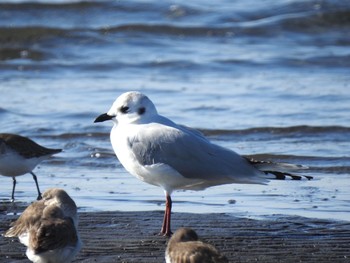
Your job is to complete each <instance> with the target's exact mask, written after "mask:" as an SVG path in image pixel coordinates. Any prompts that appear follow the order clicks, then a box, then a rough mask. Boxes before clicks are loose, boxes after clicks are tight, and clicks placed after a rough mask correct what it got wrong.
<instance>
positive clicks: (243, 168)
mask: <svg viewBox="0 0 350 263" xmlns="http://www.w3.org/2000/svg"><path fill="white" fill-rule="evenodd" d="M107 120H112V121H113V123H114V125H113V128H112V130H111V134H110V140H111V143H112V146H113V149H114V152H115V154H116V155H117V157H118V159H119V161H120V162H121V164H122V165H123V166H124V168H125V169H126V170H127V171H128V172H129V173H131V174H132V175H134V176H136V177H137V178H138V179H140V180H142V181H144V182H146V183H149V184H152V185H156V186H159V187H161V188H162V189H163V190H164V192H165V197H166V203H165V213H164V219H163V225H162V228H161V231H160V234H162V235H165V236H170V235H171V229H170V221H171V220H170V217H171V206H172V200H171V193H172V192H173V191H174V190H177V189H183V190H203V189H205V188H207V187H210V186H215V185H222V184H267V183H268V181H269V180H268V177H267V174H273V175H275V176H276V177H277V178H279V179H284V178H285V177H286V176H290V177H292V179H301V176H298V175H293V174H291V173H289V172H290V171H291V170H297V169H300V168H303V167H301V166H298V165H292V164H282V163H272V162H264V161H257V160H253V159H249V158H246V157H243V156H240V155H239V154H237V153H236V152H234V151H232V150H230V149H226V148H224V147H221V146H219V145H216V144H213V143H211V142H210V141H209V140H208V139H207V138H205V137H204V135H203V134H202V133H201V132H199V131H197V130H195V129H192V128H189V127H185V126H182V125H178V124H176V123H174V122H173V121H171V120H170V119H168V118H166V117H164V116H162V115H159V114H158V112H157V109H156V107H155V106H154V104H153V102H152V101H151V100H150V99H149V98H148V97H147V96H146V95H144V94H142V93H140V92H136V91H131V92H126V93H124V94H122V95H120V96H119V97H118V98H117V99H116V100H115V102H114V103H113V105H112V107H111V108H110V110H109V111H108V112H107V113H104V114H101V115H100V116H98V117H97V118H96V119H95V122H103V121H107ZM279 169H280V170H279ZM308 179H309V178H308Z"/></svg>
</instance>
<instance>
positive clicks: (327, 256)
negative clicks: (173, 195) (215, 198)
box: [0, 211, 350, 263]
mask: <svg viewBox="0 0 350 263" xmlns="http://www.w3.org/2000/svg"><path fill="white" fill-rule="evenodd" d="M17 217H18V216H16V215H6V214H5V213H2V214H1V215H0V218H1V223H0V231H1V233H2V234H3V233H4V231H6V230H7V229H8V227H9V225H10V222H12V221H13V220H15V219H16V218H17ZM162 219H163V211H145V212H120V211H113V212H80V213H79V233H80V236H81V239H82V241H83V248H82V250H81V251H80V253H79V254H78V255H77V257H76V259H75V261H74V262H84V263H88V262H165V260H164V252H165V248H166V243H167V241H168V239H167V238H165V237H163V236H158V235H157V234H158V232H159V230H160V227H161V222H162ZM182 226H187V227H191V228H193V229H194V230H195V231H196V232H197V233H198V235H199V238H200V239H201V240H204V241H206V242H208V243H211V244H212V245H214V246H215V247H216V248H218V250H219V251H220V252H221V253H222V254H224V255H225V256H226V257H227V258H228V259H229V260H230V262H256V261H257V262H293V263H294V262H318V263H319V262H349V260H350V222H347V221H346V222H344V221H330V220H323V219H310V218H304V217H298V216H294V217H293V216H281V215H278V216H276V218H274V219H268V220H257V219H248V218H239V217H235V216H233V215H231V214H216V213H215V214H192V213H173V214H172V230H173V231H175V230H176V229H177V228H179V227H182ZM0 262H18V263H19V262H29V261H28V259H27V258H26V256H25V247H24V245H22V244H20V243H19V241H18V239H13V238H4V237H3V236H1V238H0Z"/></svg>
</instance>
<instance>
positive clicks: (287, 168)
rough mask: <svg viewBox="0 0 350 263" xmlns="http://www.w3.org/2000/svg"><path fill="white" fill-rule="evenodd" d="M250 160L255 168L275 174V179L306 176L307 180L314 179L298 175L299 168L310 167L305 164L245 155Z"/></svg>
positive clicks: (297, 178) (302, 176)
mask: <svg viewBox="0 0 350 263" xmlns="http://www.w3.org/2000/svg"><path fill="white" fill-rule="evenodd" d="M245 158H246V159H247V160H248V162H249V163H250V164H251V165H253V166H254V167H255V168H257V169H259V170H260V171H262V172H264V173H265V174H266V175H272V176H274V178H273V179H277V180H285V179H287V178H290V179H292V180H302V179H303V178H306V179H307V180H311V179H313V177H312V176H309V175H296V174H294V172H298V171H299V170H305V169H308V168H309V167H307V166H305V165H299V164H290V163H275V162H271V161H260V160H256V159H253V158H251V157H245Z"/></svg>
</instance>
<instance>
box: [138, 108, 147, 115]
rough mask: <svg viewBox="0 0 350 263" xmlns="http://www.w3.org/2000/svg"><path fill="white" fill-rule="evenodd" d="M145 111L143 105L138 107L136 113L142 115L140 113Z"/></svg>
mask: <svg viewBox="0 0 350 263" xmlns="http://www.w3.org/2000/svg"><path fill="white" fill-rule="evenodd" d="M145 112H146V109H145V107H141V108H139V110H138V111H137V113H138V114H139V115H142V114H144V113H145Z"/></svg>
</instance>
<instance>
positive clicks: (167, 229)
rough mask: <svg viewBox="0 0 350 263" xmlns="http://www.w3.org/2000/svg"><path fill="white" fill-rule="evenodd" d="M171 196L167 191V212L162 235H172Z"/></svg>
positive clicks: (161, 231)
mask: <svg viewBox="0 0 350 263" xmlns="http://www.w3.org/2000/svg"><path fill="white" fill-rule="evenodd" d="M171 205H172V201H171V197H170V195H169V194H168V193H166V202H165V212H164V219H163V225H162V229H161V230H160V233H159V234H160V235H163V236H168V237H170V236H171V234H172V232H171V230H170V217H171Z"/></svg>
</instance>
